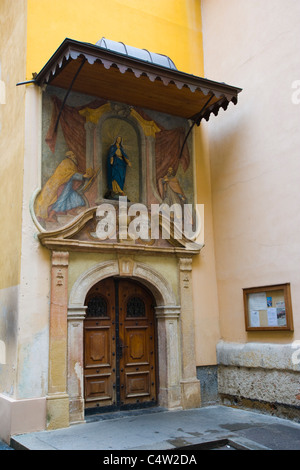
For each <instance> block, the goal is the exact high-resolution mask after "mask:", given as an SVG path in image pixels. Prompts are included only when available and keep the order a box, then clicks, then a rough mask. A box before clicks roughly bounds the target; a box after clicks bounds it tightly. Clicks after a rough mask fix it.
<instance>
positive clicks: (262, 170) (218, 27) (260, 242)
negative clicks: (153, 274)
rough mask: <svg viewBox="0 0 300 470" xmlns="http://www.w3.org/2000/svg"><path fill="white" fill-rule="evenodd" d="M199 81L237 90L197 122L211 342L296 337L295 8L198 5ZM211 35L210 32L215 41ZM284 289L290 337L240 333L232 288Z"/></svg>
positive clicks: (299, 14) (299, 163)
mask: <svg viewBox="0 0 300 470" xmlns="http://www.w3.org/2000/svg"><path fill="white" fill-rule="evenodd" d="M202 16H203V25H204V26H203V34H204V50H205V57H204V59H205V74H206V75H207V76H209V77H210V78H211V79H213V80H220V81H224V82H226V83H230V84H232V85H236V86H239V87H241V88H243V91H242V93H241V94H240V95H239V104H238V106H237V107H234V106H230V107H229V108H228V110H227V111H226V113H225V114H224V113H223V112H220V113H219V116H218V117H217V119H211V120H210V122H209V123H207V124H205V125H204V126H203V127H204V130H205V132H207V135H208V139H209V153H210V157H211V175H212V176H211V180H212V202H213V224H214V235H215V250H216V269H217V282H218V294H219V295H218V302H219V308H220V328H221V337H222V339H224V340H225V341H235V342H245V341H259V342H278V343H280V342H285V343H289V342H292V341H294V340H296V339H299V336H300V311H299V304H300V271H299V262H300V249H299V248H300V246H299V239H300V237H299V235H300V215H299V210H298V206H299V202H300V196H299V194H300V193H299V186H300V171H299V170H300V160H299V148H300V133H299V110H300V108H299V106H300V105H299V104H298V105H297V104H296V103H295V104H294V103H293V102H292V94H293V92H295V90H294V89H293V88H292V86H293V83H294V82H295V80H299V78H300V77H299V66H300V60H299V54H298V53H297V50H298V44H299V42H300V31H299V19H300V4H299V2H298V1H297V0H290V1H289V2H288V4H287V2H284V1H281V0H265V1H264V2H261V1H259V0H251V1H242V2H241V1H240V0H227V1H226V2H224V1H222V0H202ZM216 31H217V34H216ZM285 282H290V283H291V295H292V306H293V316H294V328H295V331H294V333H284V332H281V333H278V332H277V333H266V332H260V333H248V334H247V333H246V331H245V325H244V312H243V298H242V289H243V288H246V287H256V286H261V285H263V286H264V285H271V284H278V283H285Z"/></svg>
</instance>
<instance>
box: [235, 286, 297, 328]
mask: <svg viewBox="0 0 300 470" xmlns="http://www.w3.org/2000/svg"><path fill="white" fill-rule="evenodd" d="M243 295H244V310H245V325H246V330H247V331H259V330H264V331H265V330H271V331H282V330H287V331H293V315H292V304H291V292H290V284H280V285H275V286H265V287H253V288H250V289H243Z"/></svg>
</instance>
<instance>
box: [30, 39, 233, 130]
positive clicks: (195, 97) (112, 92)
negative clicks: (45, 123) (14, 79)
mask: <svg viewBox="0 0 300 470" xmlns="http://www.w3.org/2000/svg"><path fill="white" fill-rule="evenodd" d="M34 82H35V83H36V84H37V85H39V86H43V85H45V84H47V85H52V86H56V87H59V88H63V89H65V90H67V93H68V92H69V91H70V90H72V91H75V92H79V93H84V94H88V95H92V96H95V97H99V98H104V99H106V100H111V101H117V102H121V103H126V104H128V105H132V106H138V107H142V108H146V109H151V110H156V111H160V112H163V113H167V114H171V115H174V116H180V117H184V118H186V119H191V120H193V121H194V122H195V123H197V124H198V125H199V124H200V121H201V120H202V119H203V118H204V119H206V120H208V119H209V117H210V115H211V114H212V113H213V114H214V115H217V114H218V112H219V109H220V108H223V109H227V106H228V104H229V103H230V102H232V103H234V104H236V103H237V100H238V93H240V91H241V88H236V87H233V86H230V85H226V84H224V83H218V82H214V81H211V80H207V79H205V78H201V77H196V76H194V75H190V74H186V73H184V72H180V71H178V70H177V69H175V70H174V68H169V67H165V66H161V65H158V64H155V63H152V62H148V61H145V60H141V59H139V58H136V57H131V56H128V55H125V54H121V53H117V52H115V51H111V50H108V49H105V48H102V47H99V46H98V45H92V44H88V43H83V42H79V41H75V40H72V39H68V38H66V39H65V40H64V41H63V43H62V44H61V45H60V47H59V48H58V49H57V50H56V52H55V53H54V54H53V56H52V57H51V58H50V59H49V61H48V62H47V63H46V64H45V66H44V67H43V68H42V70H41V71H40V72H39V73H38V74H37V75H36V76H35V79H34Z"/></svg>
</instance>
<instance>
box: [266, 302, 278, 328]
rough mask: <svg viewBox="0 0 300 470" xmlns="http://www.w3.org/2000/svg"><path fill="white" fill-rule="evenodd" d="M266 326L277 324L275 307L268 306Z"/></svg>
mask: <svg viewBox="0 0 300 470" xmlns="http://www.w3.org/2000/svg"><path fill="white" fill-rule="evenodd" d="M267 312H268V326H278V320H277V309H276V308H274V307H273V308H268V310H267Z"/></svg>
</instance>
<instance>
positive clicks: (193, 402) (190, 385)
mask: <svg viewBox="0 0 300 470" xmlns="http://www.w3.org/2000/svg"><path fill="white" fill-rule="evenodd" d="M180 385H181V404H182V407H183V409H184V410H186V409H188V408H200V406H201V391H200V382H199V380H198V379H197V378H194V379H187V380H181V381H180Z"/></svg>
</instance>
